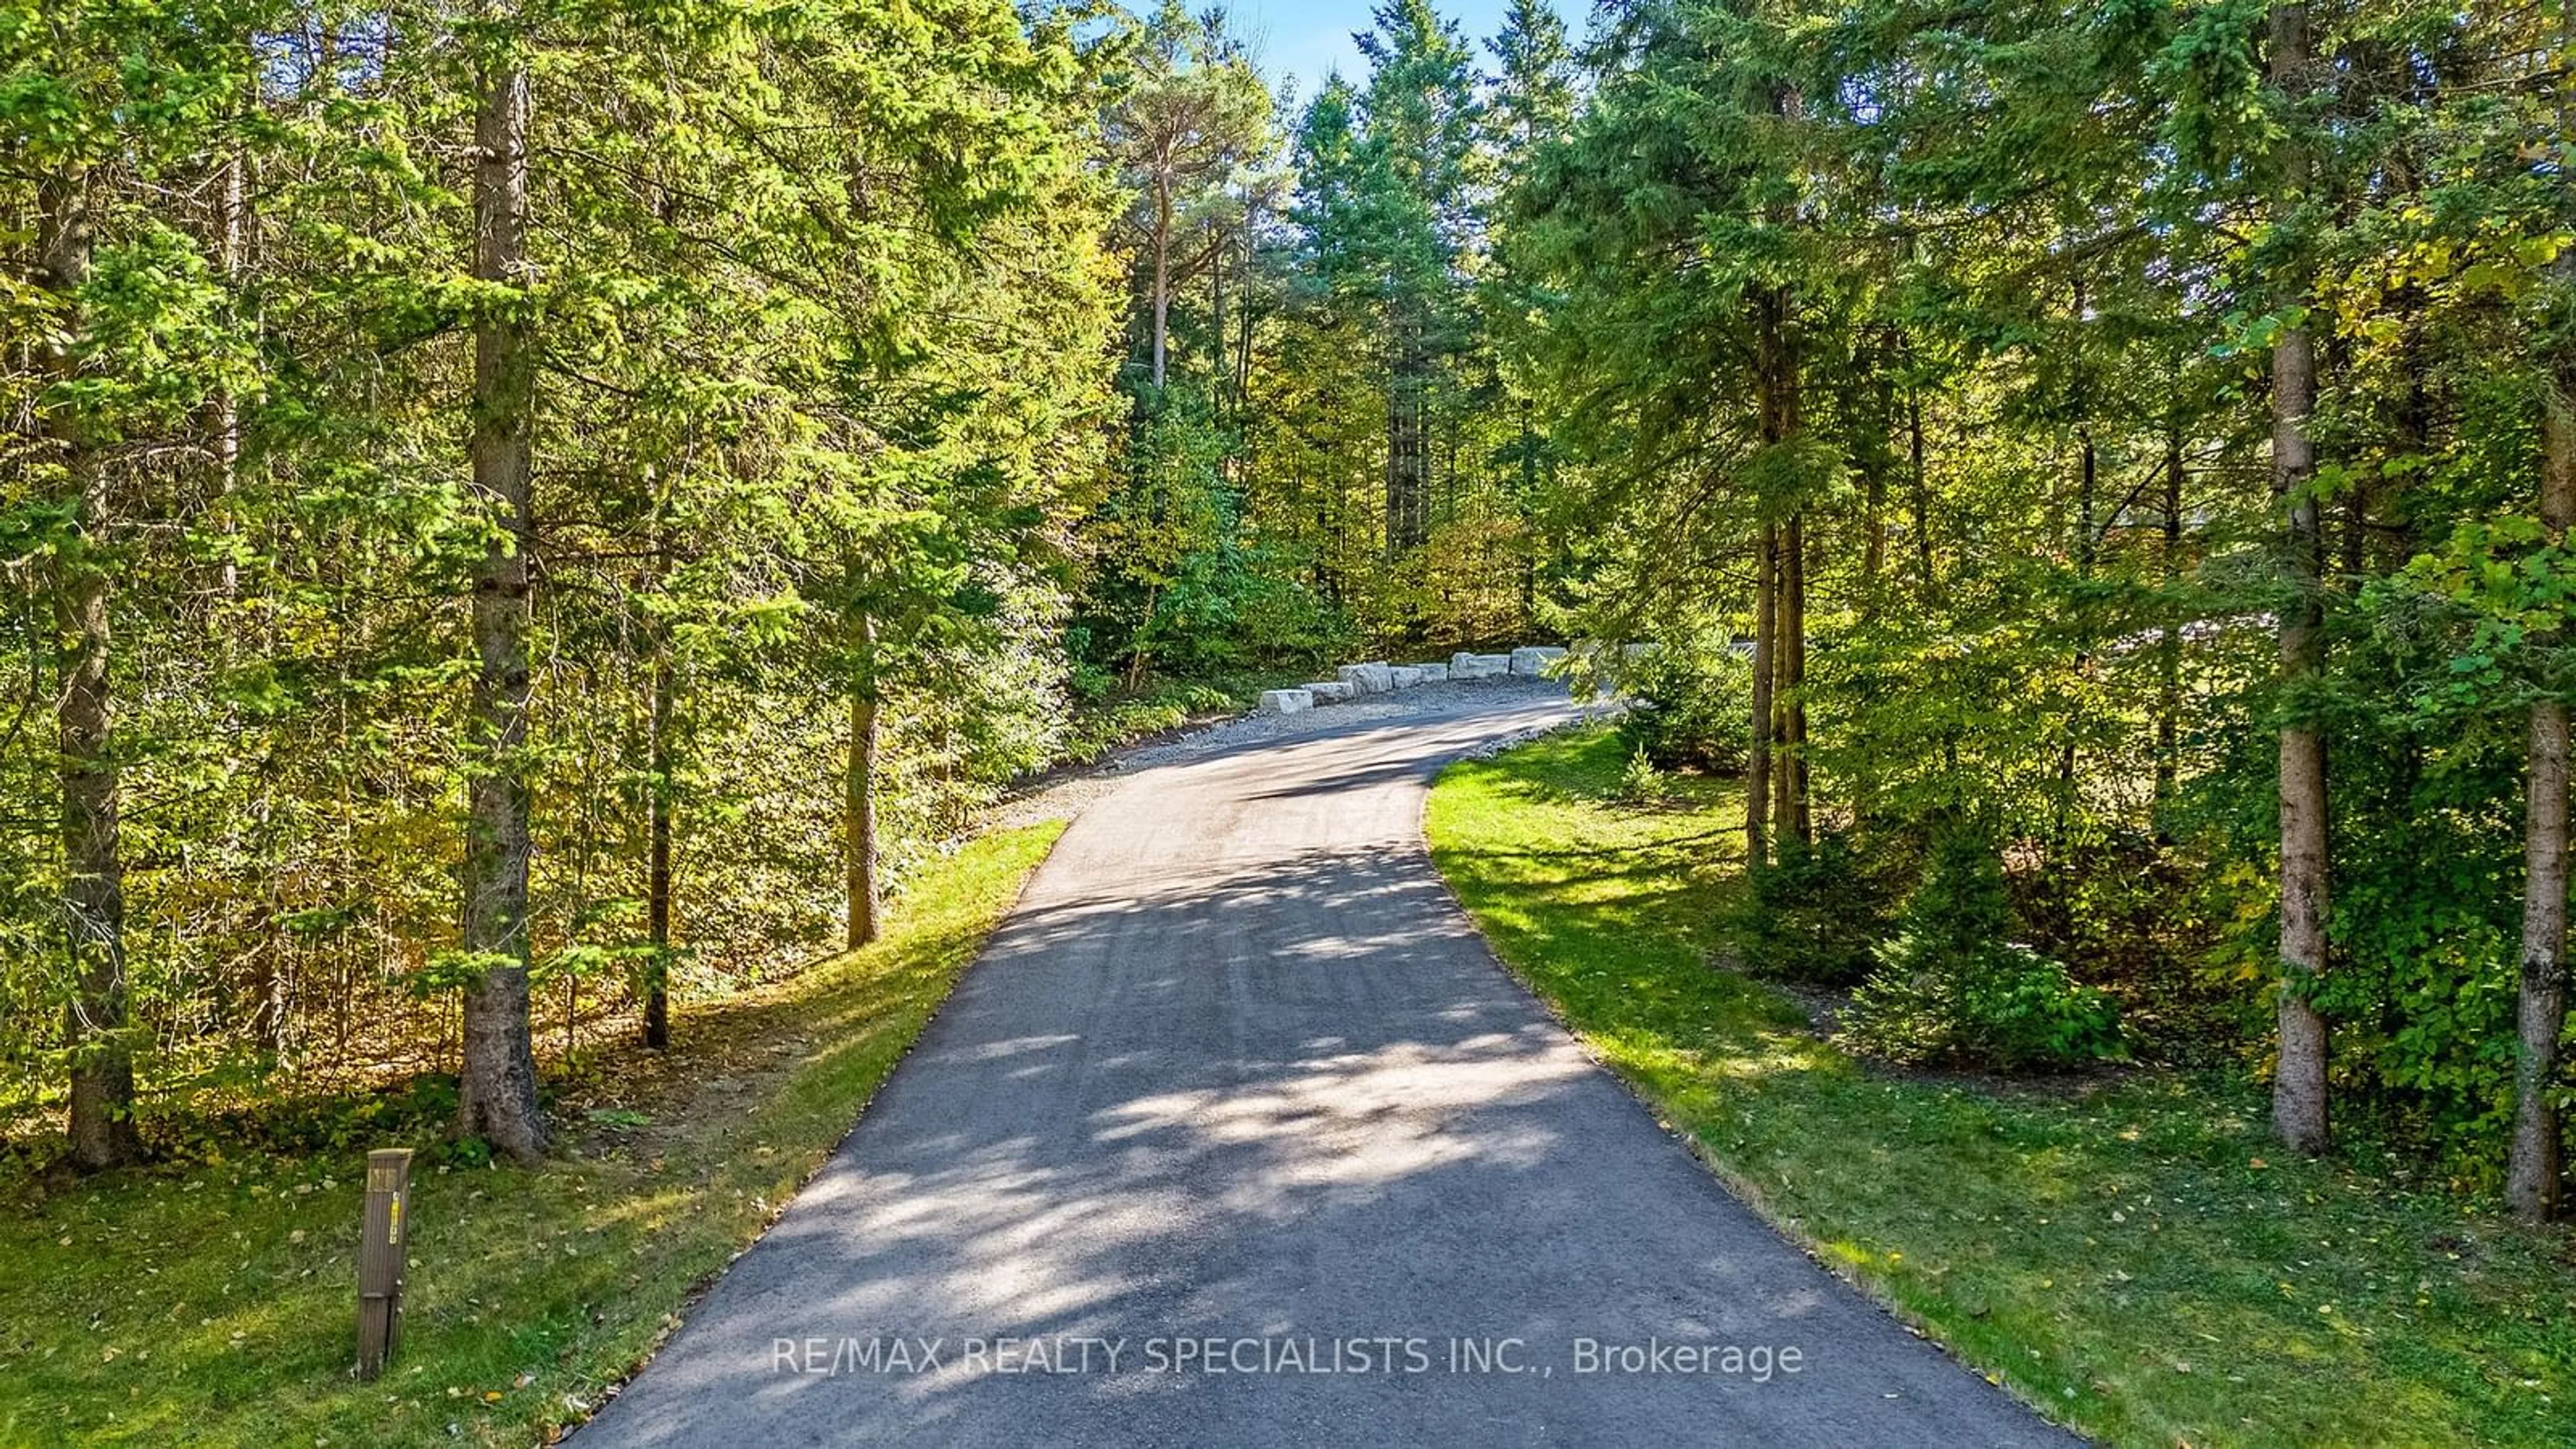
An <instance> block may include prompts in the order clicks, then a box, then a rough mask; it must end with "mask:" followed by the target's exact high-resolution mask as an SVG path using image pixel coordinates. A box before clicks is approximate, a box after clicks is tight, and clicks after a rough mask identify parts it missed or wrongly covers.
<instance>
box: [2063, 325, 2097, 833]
mask: <svg viewBox="0 0 2576 1449" xmlns="http://www.w3.org/2000/svg"><path fill="white" fill-rule="evenodd" d="M2083 295H2084V293H2083V289H2082V288H2081V287H2078V288H2077V289H2076V297H2077V298H2078V303H2077V307H2078V315H2079V316H2080V315H2082V313H2081V308H2082V302H2081V299H2082V297H2083ZM2075 439H2076V451H2075V576H2076V577H2077V578H2079V579H2082V580H2085V581H2087V582H2090V581H2091V580H2092V578H2093V558H2094V540H2095V539H2096V537H2097V536H2098V525H2097V524H2096V522H2095V519H2094V517H2093V514H2094V510H2095V508H2096V507H2097V506H2098V504H2099V499H2098V498H2097V497H2096V494H2097V492H2098V491H2099V489H2100V486H2101V477H2102V474H2101V467H2102V458H2101V453H2100V452H2099V451H2098V450H2097V449H2095V447H2094V446H2093V429H2092V428H2091V427H2089V426H2088V427H2082V428H2078V429H2076V430H2075ZM2092 669H2093V651H2092V650H2090V649H2085V648H2080V647H2079V648H2078V649H2077V650H2076V651H2075V677H2076V679H2077V680H2078V681H2081V680H2082V679H2083V678H2084V677H2085V676H2086V675H2088V674H2090V673H2091V672H2092ZM2081 700H2082V696H2081V694H2080V693H2079V694H2077V695H2076V696H2075V697H2074V698H2073V699H2071V700H2070V701H2069V705H2068V709H2067V716H2066V738H2065V740H2064V741H2063V742H2062V743H2060V744H2059V745H2058V747H2057V819H2056V822H2055V825H2056V836H2057V848H2058V850H2060V851H2061V852H2063V851H2064V850H2065V849H2066V846H2067V842H2068V839H2069V831H2070V830H2071V828H2072V827H2073V824H2074V820H2075V795H2076V791H2075V756H2076V748H2075V738H2076V733H2077V731H2078V729H2080V728H2081V726H2082V724H2083V720H2082V718H2081V717H2080V714H2079V711H2080V710H2081V708H2082V705H2081Z"/></svg>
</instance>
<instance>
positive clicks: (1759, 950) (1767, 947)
mask: <svg viewBox="0 0 2576 1449" xmlns="http://www.w3.org/2000/svg"><path fill="white" fill-rule="evenodd" d="M1911 854H1912V852H1910V851H1908V850H1907V849H1906V848H1905V847H1904V845H1903V844H1902V843H1901V842H1898V841H1895V840H1892V839H1890V840H1880V839H1877V838H1872V839H1871V840H1870V841H1868V842H1867V843H1866V844H1863V843H1861V842H1857V841H1855V840H1854V839H1853V838H1852V836H1851V835H1849V834H1848V833H1846V832H1843V831H1827V832H1825V833H1824V834H1823V835H1821V836H1819V837H1817V839H1816V841H1815V843H1814V844H1812V845H1811V844H1809V843H1807V842H1806V841H1803V840H1800V839H1798V838H1797V837H1795V836H1790V837H1788V838H1787V839H1784V840H1782V841H1781V842H1780V846H1779V858H1778V859H1777V860H1775V861H1773V862H1771V863H1769V864H1766V865H1761V866H1758V867H1756V868H1755V869H1754V871H1753V872H1752V882H1751V883H1752V887H1753V895H1752V910H1751V914H1750V917H1749V919H1748V920H1747V922H1746V926H1747V930H1746V936H1747V939H1748V945H1749V948H1750V951H1751V954H1752V958H1753V959H1752V961H1751V963H1750V964H1751V965H1752V966H1753V968H1754V969H1755V970H1757V971H1760V972H1762V973H1763V974H1765V975H1770V976H1783V977H1788V978H1791V979H1794V980H1799V981H1813V982H1817V983H1819V984H1822V985H1827V986H1849V985H1851V984H1852V983H1854V982H1856V981H1858V980H1860V979H1861V978H1862V977H1864V976H1866V975H1868V974H1869V969H1870V965H1871V962H1872V961H1873V960H1874V959H1875V958H1874V955H1873V953H1874V952H1875V951H1876V950H1877V949H1878V945H1879V943H1880V942H1881V941H1883V940H1885V939H1886V937H1887V934H1888V931H1889V930H1890V928H1891V924H1892V923H1891V922H1890V920H1889V916H1890V915H1891V913H1892V911H1893V908H1894V906H1895V903H1896V898H1897V895H1898V893H1899V886H1898V884H1897V882H1898V880H1899V879H1900V878H1901V872H1902V871H1903V869H1904V867H1905V863H1906V862H1907V861H1908V859H1909V858H1910V856H1911Z"/></svg>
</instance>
